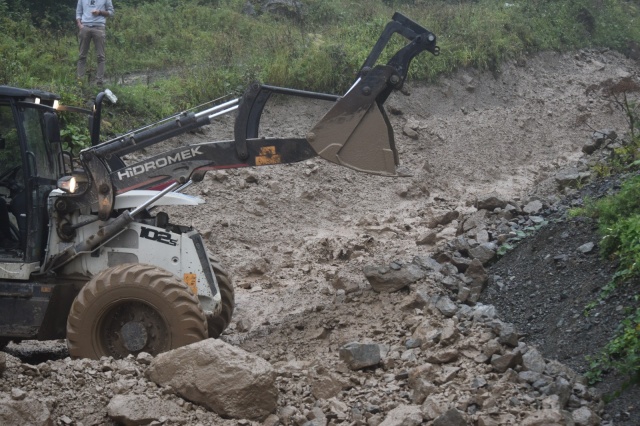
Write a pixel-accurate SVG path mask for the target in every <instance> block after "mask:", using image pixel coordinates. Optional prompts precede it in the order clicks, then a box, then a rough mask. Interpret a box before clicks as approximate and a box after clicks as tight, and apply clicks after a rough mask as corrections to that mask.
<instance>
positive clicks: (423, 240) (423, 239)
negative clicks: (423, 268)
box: [416, 232, 438, 246]
mask: <svg viewBox="0 0 640 426" xmlns="http://www.w3.org/2000/svg"><path fill="white" fill-rule="evenodd" d="M437 241H438V233H437V232H427V233H426V234H422V235H420V236H419V237H418V239H417V240H416V245H418V246H432V245H434V244H435V243H436V242H437Z"/></svg>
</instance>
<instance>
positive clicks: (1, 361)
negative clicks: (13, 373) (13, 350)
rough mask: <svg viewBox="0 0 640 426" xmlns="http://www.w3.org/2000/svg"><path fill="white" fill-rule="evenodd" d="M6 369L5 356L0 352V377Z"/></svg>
mask: <svg viewBox="0 0 640 426" xmlns="http://www.w3.org/2000/svg"><path fill="white" fill-rule="evenodd" d="M6 369H7V354H5V353H4V352H2V351H0V376H2V373H4V370H6Z"/></svg>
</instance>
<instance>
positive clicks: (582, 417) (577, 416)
mask: <svg viewBox="0 0 640 426" xmlns="http://www.w3.org/2000/svg"><path fill="white" fill-rule="evenodd" d="M571 416H572V417H573V421H574V422H575V423H576V426H596V425H599V424H600V417H598V416H597V415H596V414H595V413H594V412H593V411H591V410H590V409H589V407H580V408H578V409H577V410H575V411H574V412H573V413H571Z"/></svg>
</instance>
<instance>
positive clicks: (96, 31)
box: [77, 25, 107, 84]
mask: <svg viewBox="0 0 640 426" xmlns="http://www.w3.org/2000/svg"><path fill="white" fill-rule="evenodd" d="M105 39H106V30H105V27H88V26H86V25H85V26H83V27H82V29H81V30H80V34H78V40H79V41H80V49H79V50H80V55H79V56H78V70H77V77H78V78H79V79H82V78H84V75H85V73H86V72H87V54H88V53H89V46H90V45H91V40H93V46H94V47H95V49H96V55H97V57H98V69H97V71H96V83H98V84H102V83H103V81H104V65H105V61H106V59H107V57H106V55H105V53H104V45H105Z"/></svg>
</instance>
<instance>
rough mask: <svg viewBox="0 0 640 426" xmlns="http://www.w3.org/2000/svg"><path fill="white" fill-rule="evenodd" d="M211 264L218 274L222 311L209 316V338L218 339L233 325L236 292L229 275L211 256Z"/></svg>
mask: <svg viewBox="0 0 640 426" xmlns="http://www.w3.org/2000/svg"><path fill="white" fill-rule="evenodd" d="M209 262H210V263H211V267H212V268H213V272H214V273H215V274H216V280H217V281H218V288H219V289H220V297H221V298H222V311H220V313H219V314H218V315H207V323H208V327H209V337H213V338H218V337H220V335H221V334H222V332H223V331H224V330H226V328H227V327H228V326H229V324H230V323H231V317H232V316H233V310H234V308H235V305H236V302H235V292H234V290H233V283H232V282H231V278H230V277H229V274H227V273H226V271H224V270H223V269H222V266H220V262H218V261H217V260H216V259H215V258H213V257H212V256H211V255H209Z"/></svg>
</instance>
